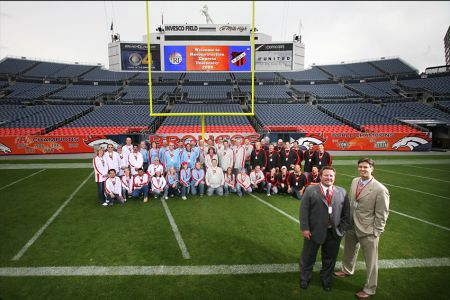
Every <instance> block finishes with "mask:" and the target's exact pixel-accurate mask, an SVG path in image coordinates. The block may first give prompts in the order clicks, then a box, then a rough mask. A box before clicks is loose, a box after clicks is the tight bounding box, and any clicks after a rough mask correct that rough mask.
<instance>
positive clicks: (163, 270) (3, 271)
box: [0, 257, 450, 277]
mask: <svg viewBox="0 0 450 300" xmlns="http://www.w3.org/2000/svg"><path fill="white" fill-rule="evenodd" d="M341 265H342V263H341V262H337V263H336V269H340V268H341ZM427 267H450V258H449V257H442V258H423V259H417V258H412V259H386V260H379V261H378V268H379V269H403V268H427ZM365 268H366V266H365V263H364V261H358V262H357V263H356V268H355V269H356V270H365ZM319 269H320V263H318V264H316V265H315V267H314V270H315V271H318V270H319ZM296 272H299V265H298V263H292V264H258V265H203V266H114V267H108V266H65V267H18V268H13V267H11V268H0V277H23V276H143V275H144V276H167V275H169V276H186V275H238V274H268V273H296Z"/></svg>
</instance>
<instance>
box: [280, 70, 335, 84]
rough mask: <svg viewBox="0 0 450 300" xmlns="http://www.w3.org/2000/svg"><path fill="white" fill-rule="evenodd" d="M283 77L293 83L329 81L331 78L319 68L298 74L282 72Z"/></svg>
mask: <svg viewBox="0 0 450 300" xmlns="http://www.w3.org/2000/svg"><path fill="white" fill-rule="evenodd" d="M279 74H280V75H281V76H283V77H284V78H286V79H288V80H292V81H328V80H330V79H331V76H330V75H328V74H327V73H325V72H323V71H322V70H320V69H319V68H317V67H312V68H311V69H307V70H304V71H298V72H280V73H279Z"/></svg>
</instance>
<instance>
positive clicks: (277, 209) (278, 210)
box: [249, 194, 344, 249]
mask: <svg viewBox="0 0 450 300" xmlns="http://www.w3.org/2000/svg"><path fill="white" fill-rule="evenodd" d="M249 195H250V196H252V197H253V198H255V199H256V200H258V201H259V202H261V203H263V204H265V205H267V206H268V207H270V208H272V209H273V210H276V211H277V212H279V213H280V214H282V215H283V216H285V217H287V218H289V219H290V220H291V221H294V222H295V223H297V224H300V221H299V220H297V219H296V218H294V217H293V216H291V215H290V214H288V213H286V212H285V211H283V210H281V209H279V208H278V207H275V206H273V205H272V204H270V203H269V202H267V201H264V200H263V199H261V198H259V197H258V196H256V195H253V194H249ZM339 247H340V248H341V249H344V246H342V245H339Z"/></svg>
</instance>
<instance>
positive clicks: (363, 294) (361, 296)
mask: <svg viewBox="0 0 450 300" xmlns="http://www.w3.org/2000/svg"><path fill="white" fill-rule="evenodd" d="M355 296H356V297H357V298H358V299H367V298H370V297H372V295H370V294H367V293H366V292H364V291H360V292H357V293H356V294H355Z"/></svg>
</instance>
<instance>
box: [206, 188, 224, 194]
mask: <svg viewBox="0 0 450 300" xmlns="http://www.w3.org/2000/svg"><path fill="white" fill-rule="evenodd" d="M214 192H217V195H219V196H223V186H219V187H217V188H212V187H210V186H209V187H208V191H207V195H208V196H212V195H213V194H214Z"/></svg>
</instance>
